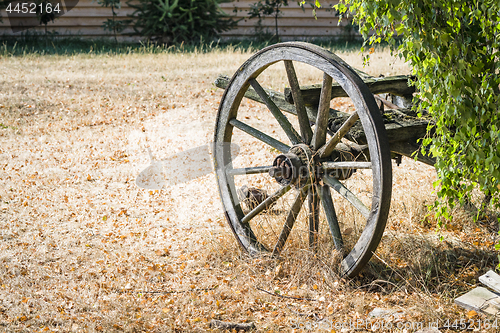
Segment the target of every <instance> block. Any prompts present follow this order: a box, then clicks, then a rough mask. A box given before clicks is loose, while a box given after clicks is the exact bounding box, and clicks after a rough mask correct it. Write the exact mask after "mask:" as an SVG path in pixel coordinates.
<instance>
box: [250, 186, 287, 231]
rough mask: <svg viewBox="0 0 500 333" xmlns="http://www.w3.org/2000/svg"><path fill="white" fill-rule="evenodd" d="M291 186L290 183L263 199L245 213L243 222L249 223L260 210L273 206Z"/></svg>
mask: <svg viewBox="0 0 500 333" xmlns="http://www.w3.org/2000/svg"><path fill="white" fill-rule="evenodd" d="M290 187H291V186H290V185H287V186H283V187H282V188H280V189H279V190H277V191H276V192H274V193H273V194H271V195H270V196H269V197H268V198H267V199H266V200H264V201H262V202H261V203H260V204H259V205H258V206H257V207H255V208H254V209H252V210H251V211H250V212H249V213H248V214H247V215H245V216H244V217H243V218H242V219H241V222H242V223H248V222H250V220H251V219H253V218H254V217H255V216H257V215H258V214H259V213H260V212H262V211H263V210H265V209H267V208H269V207H271V205H272V204H274V203H275V202H276V201H277V200H278V199H279V198H281V197H282V196H283V195H285V193H286V192H288V191H289V190H290Z"/></svg>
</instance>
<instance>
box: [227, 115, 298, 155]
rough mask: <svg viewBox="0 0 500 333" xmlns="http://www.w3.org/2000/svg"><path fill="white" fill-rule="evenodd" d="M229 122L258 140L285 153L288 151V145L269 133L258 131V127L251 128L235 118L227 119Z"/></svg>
mask: <svg viewBox="0 0 500 333" xmlns="http://www.w3.org/2000/svg"><path fill="white" fill-rule="evenodd" d="M229 123H230V124H231V125H233V126H234V127H236V128H239V129H240V130H242V131H243V132H246V133H248V134H250V135H251V136H253V137H254V138H257V139H259V140H260V141H262V142H264V143H267V144H268V145H270V146H271V147H273V148H275V149H277V150H279V151H280V152H282V153H286V152H288V150H290V146H288V145H286V144H284V143H283V142H281V141H278V140H276V139H275V138H272V137H270V136H269V135H267V134H265V133H263V132H261V131H259V130H258V129H255V128H253V127H252V126H250V125H247V124H245V123H242V122H241V121H239V120H237V119H231V120H230V121H229Z"/></svg>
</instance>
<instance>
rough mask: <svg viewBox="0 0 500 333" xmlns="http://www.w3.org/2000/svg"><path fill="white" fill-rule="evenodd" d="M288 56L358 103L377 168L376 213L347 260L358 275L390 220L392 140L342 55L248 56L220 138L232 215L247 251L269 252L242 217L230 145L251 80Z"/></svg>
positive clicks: (346, 268) (229, 92) (230, 90)
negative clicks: (234, 121) (332, 82)
mask: <svg viewBox="0 0 500 333" xmlns="http://www.w3.org/2000/svg"><path fill="white" fill-rule="evenodd" d="M284 60H291V61H296V62H302V63H305V64H308V65H311V66H313V67H315V68H317V69H319V70H321V71H323V72H324V73H326V74H328V75H329V76H330V77H332V78H333V79H334V80H335V81H336V82H337V83H339V84H340V85H341V86H342V88H343V89H344V90H345V91H346V93H347V94H348V95H349V97H350V98H351V100H352V101H353V103H354V106H355V108H356V110H357V112H358V114H359V118H360V121H361V124H362V126H363V130H364V132H365V135H366V138H367V142H368V146H369V151H370V159H371V162H372V171H373V196H372V205H371V211H370V214H369V216H368V218H367V221H366V226H365V228H364V230H363V232H362V233H361V236H360V237H359V239H358V240H357V242H356V244H355V245H354V247H353V248H352V249H351V251H350V252H349V253H348V254H347V255H346V256H345V257H344V259H343V261H342V264H341V272H342V274H343V275H347V276H354V275H356V274H357V273H358V272H359V271H360V270H361V269H362V268H363V266H364V265H365V264H366V263H367V262H368V261H369V259H370V258H371V256H372V254H373V252H374V251H375V249H376V248H377V246H378V244H379V242H380V239H381V237H382V234H383V231H384V228H385V224H386V221H387V216H388V213H389V207H390V198H391V186H392V165H391V158H390V151H389V144H388V140H387V136H386V134H385V128H384V125H383V120H382V116H381V115H380V111H379V110H378V107H377V104H376V102H375V99H374V97H373V95H372V93H371V92H370V90H369V89H368V87H367V86H366V85H365V84H364V82H363V81H362V80H361V78H360V77H359V76H358V75H357V74H356V73H355V71H354V70H352V69H351V68H350V67H349V66H348V65H347V64H346V63H345V62H344V61H343V60H342V59H340V58H339V57H337V56H336V55H334V54H333V53H331V52H329V51H326V50H324V49H322V48H320V47H318V46H315V45H312V44H308V43H297V42H291V43H281V44H276V45H272V46H269V47H267V48H265V49H263V50H261V51H260V52H258V53H256V54H255V55H253V56H252V57H251V58H250V59H249V60H247V61H246V62H245V63H244V64H243V65H242V66H241V67H240V68H239V69H238V70H237V71H236V73H235V74H234V76H233V77H232V79H231V81H230V83H229V85H228V87H227V88H226V90H225V92H224V94H223V97H222V100H221V103H220V106H219V111H218V116H217V122H216V127H215V139H214V142H215V149H214V165H215V171H216V177H217V183H218V186H219V192H220V196H221V200H222V204H223V207H224V210H225V214H226V218H227V220H228V222H229V225H230V226H231V229H232V231H233V233H234V234H235V236H236V239H237V240H238V242H239V244H240V246H241V247H242V248H243V249H245V250H246V251H248V252H250V253H251V254H252V253H258V252H261V251H262V250H263V247H262V246H261V245H260V243H259V242H258V240H257V239H256V237H255V235H254V233H253V231H252V229H251V228H250V226H249V224H248V223H242V221H241V220H242V218H243V216H244V214H243V211H242V210H241V208H240V206H239V203H238V199H237V197H236V190H235V188H234V181H233V177H234V176H228V175H227V174H226V171H225V170H226V167H228V166H229V167H230V168H232V162H231V154H230V150H229V149H228V146H229V145H227V144H224V143H228V142H231V137H232V130H233V126H232V125H230V124H229V121H230V120H231V119H233V118H236V116H237V112H238V108H239V105H240V103H241V100H242V98H243V96H244V94H245V92H246V90H247V89H248V87H249V80H250V79H254V78H256V77H257V76H258V75H259V74H260V73H261V72H262V71H264V70H265V69H266V68H267V67H269V66H270V65H272V64H274V63H276V62H279V61H284Z"/></svg>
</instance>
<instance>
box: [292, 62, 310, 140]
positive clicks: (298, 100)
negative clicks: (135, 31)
mask: <svg viewBox="0 0 500 333" xmlns="http://www.w3.org/2000/svg"><path fill="white" fill-rule="evenodd" d="M285 69H286V75H287V76H288V83H290V90H291V91H292V97H293V103H294V104H295V109H296V110H297V118H298V120H299V126H300V134H301V135H302V139H303V140H304V142H305V143H306V144H309V143H311V139H312V136H313V133H312V130H311V126H310V125H309V117H308V116H307V112H306V108H305V104H304V99H303V98H302V92H301V91H300V86H299V81H298V80H297V75H296V73H295V68H294V67H293V62H292V61H291V60H285Z"/></svg>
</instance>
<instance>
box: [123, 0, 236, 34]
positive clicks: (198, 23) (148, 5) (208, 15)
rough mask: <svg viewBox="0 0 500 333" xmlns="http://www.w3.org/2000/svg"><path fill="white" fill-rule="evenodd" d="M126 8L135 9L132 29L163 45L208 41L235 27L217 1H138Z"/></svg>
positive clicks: (234, 22) (234, 23)
mask: <svg viewBox="0 0 500 333" xmlns="http://www.w3.org/2000/svg"><path fill="white" fill-rule="evenodd" d="M129 6H130V7H132V8H134V9H135V12H134V13H133V14H132V17H133V18H134V30H135V31H136V32H137V33H138V34H140V35H141V36H146V37H148V38H149V39H150V40H155V41H159V42H161V43H164V44H170V43H180V42H192V41H199V40H201V39H203V40H210V39H212V38H214V37H216V36H217V35H218V34H219V33H220V32H223V31H226V30H229V29H231V28H233V27H234V26H235V25H236V21H234V20H233V19H231V18H229V16H228V15H227V14H225V13H224V12H223V11H222V10H221V9H220V7H219V4H218V2H217V0H139V3H138V4H134V3H129Z"/></svg>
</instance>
